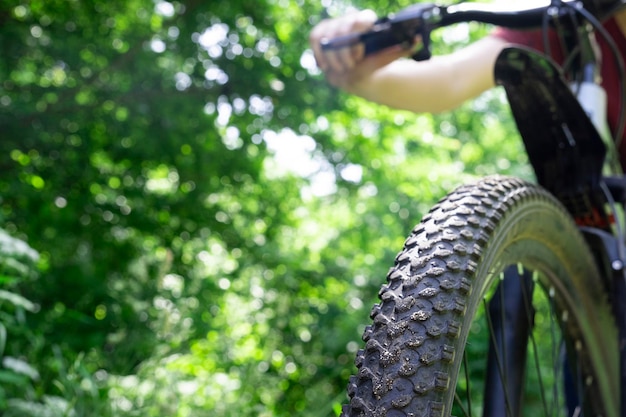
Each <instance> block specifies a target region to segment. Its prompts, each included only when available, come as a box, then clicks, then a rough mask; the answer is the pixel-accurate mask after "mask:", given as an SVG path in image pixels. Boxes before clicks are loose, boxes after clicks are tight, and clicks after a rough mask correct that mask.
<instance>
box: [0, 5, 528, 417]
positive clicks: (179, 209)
mask: <svg viewBox="0 0 626 417" xmlns="http://www.w3.org/2000/svg"><path fill="white" fill-rule="evenodd" d="M330 3H331V4H330V6H329V9H328V12H330V13H335V12H339V11H340V10H342V9H343V7H344V3H342V2H330ZM322 4H325V3H324V2H322V3H320V2H314V1H305V0H297V1H285V0H261V1H248V0H234V1H229V2H201V1H197V0H189V1H177V2H171V3H170V2H166V1H148V0H131V1H128V0H126V1H120V0H112V1H107V2H104V1H93V2H87V1H70V2H61V1H49V0H46V1H43V0H34V1H29V2H25V1H24V2H20V1H8V2H3V3H2V4H0V45H1V47H2V50H3V59H2V60H0V80H1V81H0V132H1V133H0V136H1V138H0V139H1V140H0V155H3V156H2V157H1V158H0V171H1V172H2V173H3V175H2V176H0V222H1V225H2V227H4V228H5V229H6V230H7V232H8V233H9V234H10V235H11V236H13V237H14V238H9V237H8V235H4V234H3V235H0V239H2V240H0V243H2V246H1V247H0V255H2V256H3V258H2V259H1V261H2V268H3V270H2V272H1V273H0V283H2V284H3V287H2V288H3V290H2V292H0V313H1V314H2V321H1V323H2V327H0V342H3V341H4V342H3V343H1V344H0V347H2V350H3V352H4V353H3V355H6V356H5V357H7V356H8V357H14V358H17V359H19V360H20V361H21V362H18V363H20V364H21V365H22V366H23V368H21V369H28V370H30V371H34V372H36V374H35V373H33V372H30V374H29V372H26V374H25V373H24V372H21V373H20V372H18V371H16V369H15V367H14V368H12V369H8V370H7V369H2V371H4V372H3V373H0V379H1V380H2V382H3V383H2V384H0V386H2V392H3V394H2V395H3V396H0V405H3V406H4V407H9V405H10V406H11V407H12V408H11V410H13V411H11V412H12V413H13V414H14V415H29V414H30V415H55V416H56V415H68V416H87V415H99V416H107V415H111V416H203V415H206V416H209V415H210V416H235V415H236V416H292V415H307V416H330V415H335V414H336V412H337V409H338V405H339V404H340V403H341V402H343V401H344V399H345V394H344V387H345V384H346V382H347V378H348V376H349V375H350V373H352V372H353V371H354V368H353V365H352V360H353V356H354V353H355V352H356V350H357V349H358V348H359V346H360V341H359V339H360V333H361V331H362V326H363V324H364V323H366V321H367V320H368V310H369V308H370V306H371V305H372V303H373V302H375V296H376V294H377V291H378V288H379V286H380V284H381V283H382V282H383V281H384V277H385V273H386V270H387V268H388V266H390V264H391V262H392V261H393V257H394V256H395V253H396V252H397V251H398V250H399V249H400V247H401V245H402V242H403V240H404V236H405V235H406V234H407V233H408V231H409V230H410V229H411V228H412V227H413V225H414V224H415V223H416V222H417V221H418V220H419V218H420V216H421V215H422V214H424V213H425V212H426V211H427V210H428V208H429V207H430V206H431V205H432V203H433V202H434V201H436V200H437V199H438V198H440V197H441V196H443V195H444V194H445V193H446V191H448V190H449V189H450V187H452V186H454V185H457V184H459V183H460V182H464V181H465V180H467V179H469V178H471V177H473V176H475V175H484V174H487V173H492V172H496V171H498V172H503V173H514V174H520V175H523V176H528V175H529V172H528V171H527V169H526V168H525V167H524V165H523V163H524V160H523V159H522V157H521V156H520V155H523V152H521V150H520V149H521V148H520V144H519V141H517V140H516V136H515V133H513V132H514V129H513V126H512V124H511V121H510V117H509V115H508V110H507V109H506V107H505V106H503V101H502V97H501V94H500V93H499V92H495V93H491V94H487V95H485V96H483V97H481V98H480V99H479V100H477V101H475V102H472V103H468V104H467V105H466V106H464V107H463V108H461V109H459V110H458V111H456V112H453V113H447V114H442V115H437V116H432V115H419V116H416V115H413V114H408V113H404V112H396V111H392V110H390V109H386V108H381V107H379V106H375V105H373V104H371V103H366V102H364V101H363V100H360V99H358V98H355V97H349V96H346V95H344V94H341V93H339V92H338V91H336V90H334V89H332V88H330V87H329V86H328V85H327V84H326V83H325V81H324V80H323V79H322V77H321V75H320V74H319V71H318V70H317V69H316V68H315V67H314V65H313V62H312V55H311V53H310V51H309V50H308V45H307V39H308V32H309V31H310V28H311V26H312V25H313V24H314V23H316V22H317V21H318V20H319V18H320V16H322V13H323V12H324V10H322ZM407 4H408V2H407V1H392V2H389V4H388V5H386V6H385V7H384V8H382V7H381V6H380V5H378V4H377V3H376V2H371V1H361V2H359V3H358V4H357V5H358V6H359V7H373V8H377V10H378V11H380V12H381V13H386V12H390V11H394V10H397V9H398V8H399V7H402V6H404V5H407ZM467 33H468V34H469V36H470V38H475V37H478V36H481V35H482V34H484V29H481V28H477V27H474V26H468V27H467ZM453 35H454V34H449V35H448V37H447V38H446V36H444V35H441V36H442V37H441V38H439V39H440V42H437V45H439V46H438V48H439V49H438V51H445V50H446V47H448V46H449V47H458V46H459V45H460V44H462V43H464V42H468V41H469V39H468V38H463V37H459V36H458V33H456V35H454V36H453ZM455 36H456V37H455ZM444 44H446V45H447V46H446V45H444ZM15 238H19V239H22V240H24V241H28V244H29V245H30V247H32V248H34V249H35V250H36V251H37V252H38V253H39V254H40V256H39V258H38V259H37V258H36V257H35V255H34V252H33V251H32V250H30V249H26V248H28V247H27V246H24V245H25V244H24V243H19V241H18V240H16V239H15ZM6 242H12V243H11V244H13V245H17V246H16V247H17V248H18V249H17V250H16V251H14V252H10V251H9V249H7V248H9V247H10V246H7V245H6V244H5V243H6ZM20 245H22V246H20ZM20 248H21V249H20ZM35 264H36V265H37V266H38V269H39V273H38V274H36V275H34V274H32V271H33V268H34V265H35ZM2 329H4V330H2ZM25 366H27V367H25ZM18 368H19V367H18ZM34 375H38V377H34ZM9 400H11V401H9ZM55 410H56V411H55ZM8 412H9V411H7V413H8ZM45 413H48V414H45ZM5 415H9V414H5Z"/></svg>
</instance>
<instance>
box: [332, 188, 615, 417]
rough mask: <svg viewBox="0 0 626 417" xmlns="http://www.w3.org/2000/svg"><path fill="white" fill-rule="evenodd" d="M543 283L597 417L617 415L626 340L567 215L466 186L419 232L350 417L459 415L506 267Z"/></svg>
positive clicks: (353, 396) (380, 318) (542, 199)
mask: <svg viewBox="0 0 626 417" xmlns="http://www.w3.org/2000/svg"><path fill="white" fill-rule="evenodd" d="M515 264H518V265H523V266H524V267H526V268H529V269H531V270H533V271H538V272H539V273H540V284H541V285H540V287H542V288H546V289H549V291H550V292H551V294H554V300H555V301H554V302H555V304H557V306H558V309H559V311H560V314H562V313H563V312H567V316H568V318H567V320H565V321H564V322H562V323H559V326H561V332H562V335H563V338H564V339H565V341H566V342H567V343H570V344H571V346H575V347H576V351H577V355H576V356H577V358H576V360H577V361H579V362H580V363H579V366H580V367H582V369H583V372H584V381H585V385H586V387H585V391H586V393H587V395H588V398H587V399H586V400H585V401H587V403H586V406H588V407H590V409H591V410H592V413H591V414H585V415H597V416H600V415H603V416H613V415H617V414H618V411H617V410H618V409H619V408H618V407H619V394H618V383H617V380H618V376H617V373H618V369H619V366H618V363H619V360H618V356H617V331H616V329H615V325H614V321H613V317H612V315H611V308H610V306H609V303H608V297H607V295H606V294H605V290H604V289H603V288H602V285H601V284H600V283H599V281H598V277H599V275H598V272H597V268H596V266H595V264H594V261H593V259H592V255H591V254H590V252H589V250H588V247H587V245H586V243H585V241H584V238H583V237H582V235H581V233H580V232H579V230H578V229H577V227H576V225H575V224H574V223H573V221H572V220H571V218H570V217H569V216H568V214H567V212H566V211H565V209H564V208H562V206H561V205H560V203H559V202H558V201H556V200H555V199H554V198H553V197H552V196H551V195H550V194H549V193H547V192H546V191H544V190H543V189H542V188H540V187H538V186H536V185H533V184H530V183H527V182H524V181H522V180H519V179H514V178H508V177H500V176H496V177H489V178H486V179H483V180H481V181H480V182H478V183H477V184H474V185H469V186H462V187H460V188H458V189H457V190H455V191H454V192H452V193H451V194H449V195H448V196H447V197H445V198H444V199H442V200H441V201H440V202H439V203H438V204H437V205H436V206H435V207H433V209H432V210H431V211H430V212H429V214H428V215H426V216H425V217H424V219H423V220H422V222H421V223H420V224H419V225H418V226H416V228H415V229H414V230H413V232H412V234H411V235H410V236H409V238H408V239H407V240H406V242H405V246H404V249H403V251H402V252H401V253H400V254H399V255H398V256H397V258H396V262H395V266H394V267H393V268H392V269H391V270H390V272H389V274H388V276H387V284H386V285H384V286H383V287H382V289H381V291H380V294H379V295H380V299H381V303H380V304H378V305H376V306H374V308H373V310H372V313H371V318H372V320H373V324H372V325H370V326H368V327H367V328H366V330H365V332H364V335H363V340H364V341H365V342H366V345H365V348H364V349H362V350H360V351H359V353H358V354H357V358H356V361H355V362H356V366H357V368H358V374H357V375H356V376H353V377H351V379H350V383H349V384H348V394H349V397H350V402H349V404H347V405H345V406H344V408H343V412H342V415H343V416H345V417H356V416H386V417H391V416H411V417H426V416H427V417H435V416H449V415H450V413H451V407H452V403H453V400H454V394H455V387H456V382H457V375H458V373H459V369H460V366H461V362H462V357H463V352H464V349H465V344H466V341H467V337H468V332H469V329H470V326H471V323H472V320H473V318H474V315H475V314H476V311H477V309H478V307H479V305H480V303H482V302H483V301H482V300H483V297H484V296H485V294H486V291H487V289H488V288H490V287H492V285H493V284H494V282H495V280H497V279H498V277H499V275H500V272H501V271H502V270H503V268H505V267H506V266H508V265H515Z"/></svg>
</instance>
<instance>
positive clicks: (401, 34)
mask: <svg viewBox="0 0 626 417" xmlns="http://www.w3.org/2000/svg"><path fill="white" fill-rule="evenodd" d="M531 3H532V2H531ZM544 3H547V4H543V5H541V6H533V5H532V4H531V5H528V3H527V5H525V6H522V7H519V6H518V7H516V8H511V7H510V6H509V5H505V4H502V3H495V4H481V3H459V4H455V5H451V6H440V5H436V4H432V3H418V4H415V5H412V6H409V7H407V8H405V9H403V10H401V11H400V12H398V13H396V14H394V15H390V16H386V17H383V18H381V19H379V20H377V21H376V22H375V23H374V26H373V27H372V29H371V30H369V31H367V32H363V33H354V34H350V35H346V36H340V37H337V38H334V39H326V40H323V41H322V43H321V47H322V49H326V50H328V49H340V48H344V47H348V46H353V45H357V44H358V43H363V44H364V46H365V54H366V55H368V54H372V53H374V52H377V51H380V50H383V49H385V48H388V47H390V46H394V45H401V44H409V45H410V44H412V43H413V42H414V39H415V37H416V36H420V37H421V38H422V42H423V44H424V48H422V50H421V51H420V52H418V54H417V55H416V56H414V57H413V58H414V59H417V60H423V59H428V58H430V52H429V37H430V32H432V31H433V30H435V29H438V28H442V27H445V26H449V25H452V24H455V23H460V22H470V21H475V22H480V23H488V24H493V25H497V26H502V27H506V28H511V29H532V28H537V27H540V26H541V25H542V23H543V22H544V19H545V17H546V14H547V15H548V16H549V17H550V18H552V19H556V20H559V19H562V18H565V17H567V18H568V19H569V18H571V14H570V12H571V11H572V10H576V9H582V8H583V7H587V6H588V7H589V8H590V12H591V13H592V14H593V15H595V16H596V17H597V18H598V19H604V18H606V17H607V16H609V15H611V14H612V13H614V12H615V10H617V9H618V8H620V7H622V6H624V5H625V4H626V0H585V1H580V0H550V1H548V0H546V1H545V2H544Z"/></svg>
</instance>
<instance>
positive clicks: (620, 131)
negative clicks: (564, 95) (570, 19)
mask: <svg viewBox="0 0 626 417" xmlns="http://www.w3.org/2000/svg"><path fill="white" fill-rule="evenodd" d="M563 5H564V6H565V7H567V8H570V9H572V10H574V11H575V12H576V13H578V14H580V15H581V16H582V17H584V18H585V19H586V20H587V21H588V22H589V23H591V25H592V26H593V28H594V30H596V31H597V32H598V33H599V34H600V36H602V38H603V39H604V40H605V41H606V43H607V45H608V47H609V49H610V50H611V54H612V55H613V57H614V59H615V64H616V66H617V71H618V74H619V80H620V103H619V108H618V114H619V123H618V125H617V128H616V129H615V132H614V134H613V136H614V137H613V141H614V142H615V145H616V147H617V148H618V149H619V147H620V145H621V142H622V136H623V135H624V129H625V128H626V104H625V102H626V83H625V82H624V79H625V77H626V67H625V65H624V58H623V57H622V55H621V53H620V52H619V48H618V47H617V44H616V43H615V40H614V39H613V37H612V36H611V35H610V34H609V32H608V31H607V30H606V29H605V28H604V27H603V26H602V23H601V22H600V21H599V20H598V19H596V17H595V16H594V15H593V14H591V13H590V12H589V11H588V10H586V9H584V8H582V7H574V6H573V5H571V4H568V3H563Z"/></svg>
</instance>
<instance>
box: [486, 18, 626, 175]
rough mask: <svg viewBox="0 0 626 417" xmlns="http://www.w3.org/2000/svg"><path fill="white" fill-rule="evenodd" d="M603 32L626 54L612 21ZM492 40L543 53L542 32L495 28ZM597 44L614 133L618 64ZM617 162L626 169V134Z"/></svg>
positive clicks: (555, 47) (555, 46) (556, 54)
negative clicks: (497, 38)
mask: <svg viewBox="0 0 626 417" xmlns="http://www.w3.org/2000/svg"><path fill="white" fill-rule="evenodd" d="M603 26H604V28H605V29H606V30H607V32H608V33H609V35H611V37H612V38H613V40H614V41H615V43H616V45H617V48H618V49H619V51H620V52H621V53H622V54H623V55H624V54H626V38H625V37H624V34H623V33H622V31H621V30H620V28H619V26H618V24H617V22H616V20H615V18H611V19H608V20H607V21H606V22H604V24H603ZM550 33H551V36H549V40H550V51H551V53H552V58H553V59H554V60H555V61H556V62H558V63H562V62H563V59H564V53H563V50H562V48H561V45H560V43H559V41H558V38H557V36H556V35H555V33H554V31H551V32H550ZM493 35H494V36H497V37H499V38H501V39H504V40H506V41H507V42H511V43H516V44H519V45H526V46H529V47H531V48H534V49H537V50H543V49H544V48H543V36H542V32H541V30H532V31H522V30H511V29H504V28H497V29H496V30H495V31H494V32H493ZM596 37H597V41H598V44H599V45H600V49H601V51H602V60H603V63H602V68H601V75H602V86H603V87H604V89H605V90H606V93H607V99H608V102H607V117H608V122H609V126H610V127H611V129H612V131H613V132H614V131H615V129H616V128H617V125H618V123H619V118H620V114H619V112H620V105H619V101H620V88H622V86H621V85H620V80H619V71H618V67H617V63H616V61H615V56H614V55H613V52H612V51H611V48H610V47H609V45H608V43H607V42H606V40H605V39H604V38H603V37H602V36H601V35H600V34H598V35H597V36H596ZM619 153H620V159H621V163H622V166H624V167H626V131H625V132H624V135H623V138H622V142H621V146H620V150H619Z"/></svg>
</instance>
